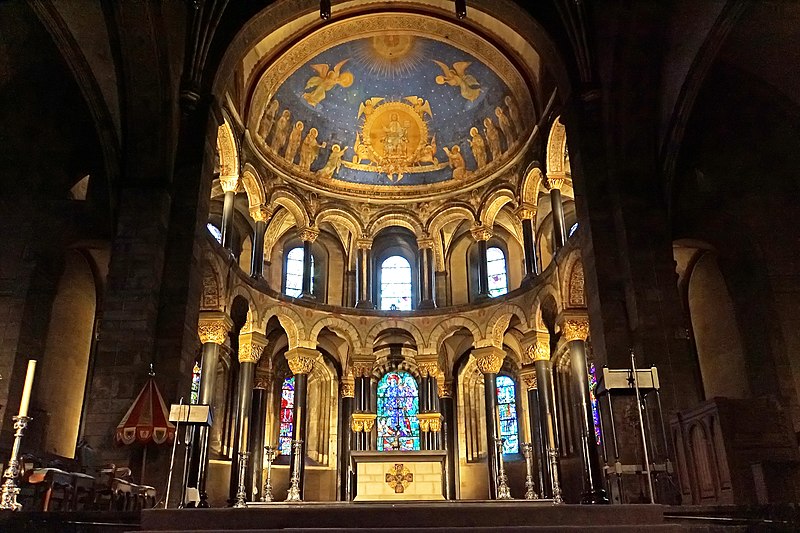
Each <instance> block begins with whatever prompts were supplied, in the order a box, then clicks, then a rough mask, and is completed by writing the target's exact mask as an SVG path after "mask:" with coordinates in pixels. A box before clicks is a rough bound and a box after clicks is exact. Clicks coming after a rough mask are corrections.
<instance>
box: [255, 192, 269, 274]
mask: <svg viewBox="0 0 800 533" xmlns="http://www.w3.org/2000/svg"><path fill="white" fill-rule="evenodd" d="M270 215H271V213H270V212H269V210H268V209H267V208H266V207H264V206H258V207H253V208H250V216H251V217H252V219H253V220H255V222H256V227H255V229H254V230H253V249H252V251H251V256H250V277H251V278H255V279H262V278H263V277H264V234H265V233H266V231H267V221H268V220H269V217H270Z"/></svg>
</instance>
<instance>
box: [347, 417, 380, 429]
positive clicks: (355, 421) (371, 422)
mask: <svg viewBox="0 0 800 533" xmlns="http://www.w3.org/2000/svg"><path fill="white" fill-rule="evenodd" d="M376 417H377V415H375V413H353V417H352V419H351V420H350V429H352V430H353V431H354V432H355V433H360V432H362V431H363V432H364V433H369V432H371V431H372V428H373V427H375V418H376Z"/></svg>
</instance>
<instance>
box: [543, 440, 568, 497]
mask: <svg viewBox="0 0 800 533" xmlns="http://www.w3.org/2000/svg"><path fill="white" fill-rule="evenodd" d="M547 455H548V456H549V457H550V477H551V479H552V481H553V505H559V504H562V503H564V499H563V498H562V497H561V483H559V481H558V448H555V447H552V448H548V449H547Z"/></svg>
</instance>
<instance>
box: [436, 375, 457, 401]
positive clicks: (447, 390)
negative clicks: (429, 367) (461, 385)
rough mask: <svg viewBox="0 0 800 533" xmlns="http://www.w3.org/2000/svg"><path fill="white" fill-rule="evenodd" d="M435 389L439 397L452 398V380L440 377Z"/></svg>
mask: <svg viewBox="0 0 800 533" xmlns="http://www.w3.org/2000/svg"><path fill="white" fill-rule="evenodd" d="M436 389H437V391H436V392H437V393H438V395H439V398H452V397H453V382H452V381H445V380H444V379H440V380H438V381H437V382H436Z"/></svg>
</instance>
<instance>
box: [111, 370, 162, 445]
mask: <svg viewBox="0 0 800 533" xmlns="http://www.w3.org/2000/svg"><path fill="white" fill-rule="evenodd" d="M114 438H115V440H116V441H117V442H118V443H120V444H133V443H134V442H139V443H141V444H149V443H151V442H153V443H155V444H163V443H165V442H172V440H173V439H174V438H175V426H174V425H172V424H171V423H170V421H169V411H167V406H166V405H165V404H164V399H163V398H162V397H161V392H159V390H158V386H157V385H156V382H155V380H154V379H153V378H152V377H151V378H150V379H148V380H147V383H145V384H144V387H142V390H141V392H139V396H137V397H136V400H135V401H134V402H133V405H131V407H130V409H128V412H127V413H125V416H124V417H122V421H121V422H120V423H119V425H117V431H116V434H115V435H114Z"/></svg>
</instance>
